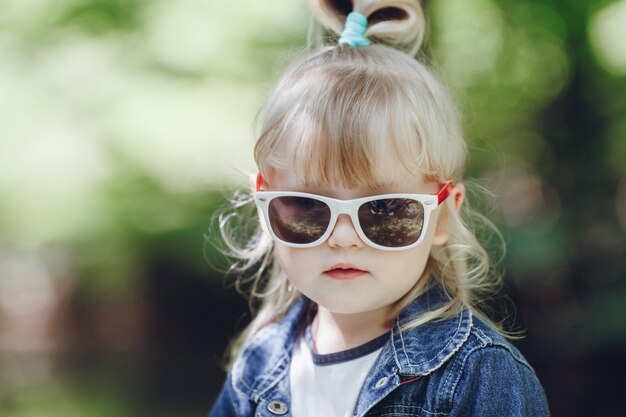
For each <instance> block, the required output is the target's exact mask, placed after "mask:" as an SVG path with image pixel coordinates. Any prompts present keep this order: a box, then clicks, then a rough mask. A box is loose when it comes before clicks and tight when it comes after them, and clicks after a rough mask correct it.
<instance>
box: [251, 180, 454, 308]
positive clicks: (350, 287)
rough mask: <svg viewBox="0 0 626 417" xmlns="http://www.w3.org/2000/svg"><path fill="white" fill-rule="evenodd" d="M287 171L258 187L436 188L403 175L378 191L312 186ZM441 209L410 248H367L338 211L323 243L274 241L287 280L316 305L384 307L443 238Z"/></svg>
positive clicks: (337, 191) (343, 192) (353, 194)
mask: <svg viewBox="0 0 626 417" xmlns="http://www.w3.org/2000/svg"><path fill="white" fill-rule="evenodd" d="M290 172H293V171H291V170H289V169H287V170H282V171H281V170H276V171H275V173H274V175H273V176H272V177H271V178H267V179H266V181H267V182H266V183H264V184H263V185H262V188H261V189H263V190H271V191H300V192H308V193H313V194H319V195H324V196H328V197H333V198H338V199H353V198H359V197H365V196H368V195H373V194H386V193H414V194H436V193H437V191H438V190H439V188H440V184H438V183H437V182H426V181H424V179H423V178H420V177H416V176H411V175H408V174H407V175H406V176H400V177H398V178H396V179H395V181H394V185H392V186H391V187H390V188H385V189H380V190H373V191H372V190H366V189H365V188H355V189H347V188H342V187H337V186H332V187H325V188H320V189H311V188H306V187H304V185H303V184H302V183H301V182H299V181H298V179H297V178H295V176H294V175H289V173H290ZM457 187H458V186H457ZM452 197H454V193H453V194H452ZM453 199H454V198H453ZM440 212H441V207H439V208H437V209H436V210H435V211H434V212H433V213H432V214H431V217H430V221H429V224H428V225H425V227H426V232H425V233H426V235H425V236H424V240H423V241H422V243H420V244H419V245H418V246H417V247H415V248H412V249H408V250H403V251H383V250H379V249H375V248H372V247H370V246H368V245H367V244H366V243H364V242H363V241H362V240H361V239H360V237H359V235H358V234H357V232H356V230H355V229H354V226H353V224H352V221H351V219H350V217H349V216H348V215H345V214H342V215H340V216H339V218H338V220H337V223H336V225H335V228H334V229H333V231H332V234H331V235H330V237H329V238H328V240H327V241H325V242H324V243H322V244H320V245H318V246H314V247H311V248H293V247H288V246H285V245H283V244H281V243H279V242H277V243H276V254H277V257H278V261H279V262H280V265H281V267H282V269H283V271H284V272H285V273H286V274H287V277H288V278H289V280H290V282H291V284H292V285H293V286H295V287H296V288H297V289H298V290H299V291H300V292H301V293H302V294H304V295H305V296H307V297H308V298H310V299H311V300H313V301H314V302H316V303H317V304H318V305H319V306H320V307H323V308H325V309H327V310H328V311H330V312H332V313H336V314H359V313H366V312H374V311H377V310H381V311H385V310H386V309H388V308H390V307H391V306H392V305H393V304H394V303H395V302H396V301H398V300H399V299H400V298H402V297H403V296H404V295H405V294H406V293H407V292H408V291H409V290H410V289H411V288H412V287H413V286H414V285H415V284H416V283H417V281H418V280H419V278H420V277H421V276H422V273H423V271H424V268H425V266H426V261H427V260H428V256H429V253H430V250H431V247H432V246H433V245H437V244H443V243H444V242H445V241H446V240H447V229H446V227H445V225H444V222H443V221H441V224H440V217H441V214H440ZM346 268H347V269H346ZM350 269H352V270H350ZM359 270H360V271H363V272H359Z"/></svg>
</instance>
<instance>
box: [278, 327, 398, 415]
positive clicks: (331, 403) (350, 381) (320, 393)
mask: <svg viewBox="0 0 626 417" xmlns="http://www.w3.org/2000/svg"><path fill="white" fill-rule="evenodd" d="M388 339H389V335H388V334H384V335H382V336H379V337H377V338H376V339H373V340H371V341H369V342H367V343H365V344H363V345H361V346H357V347H355V348H352V349H348V350H344V351H341V352H337V353H330V354H325V355H320V354H318V353H316V352H315V351H314V348H313V342H312V338H311V328H310V326H309V327H307V329H306V331H305V332H304V335H303V337H300V338H299V340H298V341H296V343H295V345H294V349H293V354H292V358H291V367H290V368H289V383H290V390H291V412H292V415H293V416H294V417H319V416H324V417H351V416H352V412H353V411H354V407H355V405H356V401H357V399H358V396H359V392H360V391H361V386H362V385H363V382H364V381H365V377H366V376H367V374H368V372H369V371H370V369H371V367H372V365H374V362H375V361H376V358H377V357H378V354H379V353H380V351H381V350H382V347H383V345H384V344H385V343H386V341H387V340H388Z"/></svg>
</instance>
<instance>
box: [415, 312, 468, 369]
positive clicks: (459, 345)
mask: <svg viewBox="0 0 626 417" xmlns="http://www.w3.org/2000/svg"><path fill="white" fill-rule="evenodd" d="M464 311H465V312H467V314H468V316H469V317H468V320H469V324H468V326H467V332H465V334H464V335H463V338H462V339H461V340H460V341H459V342H458V343H457V345H456V346H455V348H454V349H452V351H451V352H450V353H449V354H448V355H446V357H444V358H443V359H441V360H440V361H439V363H438V364H437V365H435V366H434V367H433V368H432V369H429V370H428V371H427V372H425V373H424V375H429V374H431V373H433V372H434V371H436V370H437V369H439V368H441V367H442V366H443V364H444V363H446V362H447V361H448V359H450V358H451V357H452V356H453V355H454V354H455V353H457V352H458V351H459V349H461V346H463V345H464V344H465V342H466V341H467V339H468V338H469V335H470V333H471V330H472V326H473V323H474V315H473V314H472V312H471V311H469V310H464ZM462 322H463V314H462V313H461V317H460V319H459V325H458V327H457V331H456V333H455V334H454V335H453V336H452V338H450V342H448V343H447V344H446V346H445V347H444V348H443V349H441V350H440V351H439V353H441V352H443V351H444V350H445V349H446V348H447V347H448V346H449V345H451V344H452V343H453V342H454V341H455V339H456V337H457V335H458V334H459V332H460V329H461V323H462ZM439 353H437V355H436V356H435V358H436V357H437V356H439Z"/></svg>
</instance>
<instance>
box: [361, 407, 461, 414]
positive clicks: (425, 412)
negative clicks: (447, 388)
mask: <svg viewBox="0 0 626 417" xmlns="http://www.w3.org/2000/svg"><path fill="white" fill-rule="evenodd" d="M399 408H405V409H408V410H407V412H402V411H400V412H398V411H396V410H397V409H399ZM389 409H392V410H393V414H389V415H394V416H414V415H415V414H413V413H410V412H409V411H417V412H420V413H424V414H428V415H430V416H447V415H449V413H445V412H441V411H428V410H425V409H424V408H423V407H421V406H419V405H402V404H395V405H386V406H384V407H381V408H379V409H377V410H372V411H368V412H367V413H366V414H365V415H366V416H367V415H376V414H371V413H373V412H374V411H376V413H377V414H378V413H384V412H385V410H389ZM383 415H384V414H383Z"/></svg>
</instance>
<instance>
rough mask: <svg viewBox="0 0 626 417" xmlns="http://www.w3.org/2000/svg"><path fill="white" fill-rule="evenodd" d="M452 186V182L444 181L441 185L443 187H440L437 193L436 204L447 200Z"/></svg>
mask: <svg viewBox="0 0 626 417" xmlns="http://www.w3.org/2000/svg"><path fill="white" fill-rule="evenodd" d="M453 186H454V183H453V182H452V180H450V181H446V182H445V183H444V184H443V186H442V187H441V189H440V190H439V192H438V193H437V199H438V204H441V203H443V202H444V201H446V198H448V197H449V196H450V189H451V188H452V187H453Z"/></svg>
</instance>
